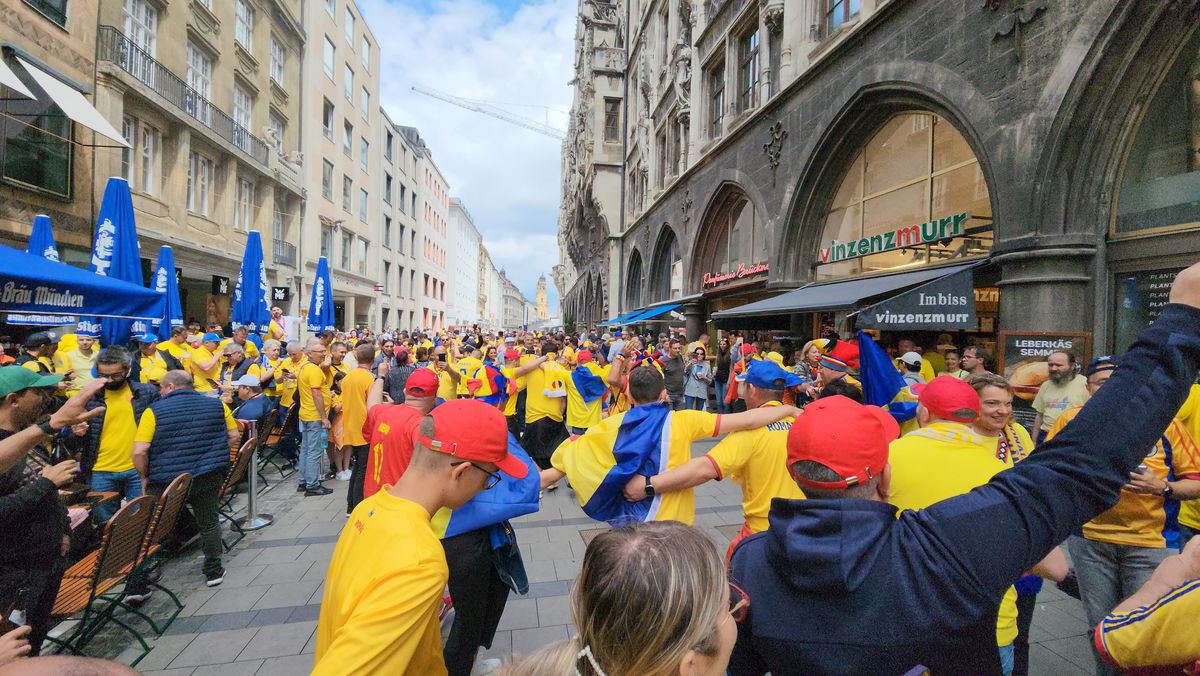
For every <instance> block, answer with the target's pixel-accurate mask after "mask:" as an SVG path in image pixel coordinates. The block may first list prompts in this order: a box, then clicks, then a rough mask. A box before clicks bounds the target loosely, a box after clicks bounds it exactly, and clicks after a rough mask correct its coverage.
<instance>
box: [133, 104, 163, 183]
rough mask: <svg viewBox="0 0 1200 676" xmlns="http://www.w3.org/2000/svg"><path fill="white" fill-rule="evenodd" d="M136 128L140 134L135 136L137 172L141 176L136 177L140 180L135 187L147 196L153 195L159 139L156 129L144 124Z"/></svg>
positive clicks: (156, 173) (157, 164) (157, 163)
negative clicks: (138, 159)
mask: <svg viewBox="0 0 1200 676" xmlns="http://www.w3.org/2000/svg"><path fill="white" fill-rule="evenodd" d="M138 126H139V128H140V129H139V131H140V132H141V133H140V134H138V135H137V143H138V156H139V157H140V162H139V166H138V170H139V173H140V174H141V176H139V177H138V178H139V179H140V180H139V181H138V183H137V185H138V187H140V188H141V189H142V192H144V193H146V194H147V195H154V194H157V193H158V181H159V177H158V166H159V157H160V156H161V154H162V148H161V147H160V140H161V137H160V136H159V133H158V130H157V129H155V128H154V127H152V126H150V125H148V124H146V123H145V122H141V123H139V125H138Z"/></svg>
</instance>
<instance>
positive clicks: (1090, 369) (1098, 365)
mask: <svg viewBox="0 0 1200 676" xmlns="http://www.w3.org/2000/svg"><path fill="white" fill-rule="evenodd" d="M1119 365H1120V362H1119V361H1118V360H1117V358H1116V357H1115V356H1113V355H1110V354H1106V355H1103V356H1100V357H1096V358H1095V359H1093V360H1092V363H1090V364H1088V366H1087V368H1086V369H1084V370H1083V375H1085V376H1091V375H1094V374H1096V373H1099V372H1100V371H1112V370H1113V369H1115V368H1117V366H1119Z"/></svg>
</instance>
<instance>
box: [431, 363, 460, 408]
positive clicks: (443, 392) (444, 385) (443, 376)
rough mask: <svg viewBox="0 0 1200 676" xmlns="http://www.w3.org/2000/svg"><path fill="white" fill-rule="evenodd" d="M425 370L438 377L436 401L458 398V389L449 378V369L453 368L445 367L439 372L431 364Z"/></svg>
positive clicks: (452, 379)
mask: <svg viewBox="0 0 1200 676" xmlns="http://www.w3.org/2000/svg"><path fill="white" fill-rule="evenodd" d="M425 368H428V369H429V370H430V371H433V374H434V375H435V376H437V377H438V391H437V398H438V399H441V400H442V401H450V400H452V399H457V398H458V387H457V386H456V385H455V384H454V378H451V377H450V371H449V369H452V368H454V367H453V366H449V365H447V366H446V370H444V371H439V370H437V369H436V368H434V366H433V364H432V363H431V364H430V365H429V366H427V367H425Z"/></svg>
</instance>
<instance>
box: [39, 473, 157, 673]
mask: <svg viewBox="0 0 1200 676" xmlns="http://www.w3.org/2000/svg"><path fill="white" fill-rule="evenodd" d="M156 503H157V499H156V498H155V497H154V496H152V495H143V496H142V497H140V498H135V499H133V500H131V501H129V502H128V503H127V504H126V505H125V506H124V507H122V508H121V509H119V510H118V511H117V513H116V514H114V515H113V518H112V519H110V520H109V522H108V524H107V525H106V526H105V527H104V535H102V536H101V538H100V547H99V548H98V549H96V551H94V552H92V553H91V554H89V555H87V556H85V557H84V558H82V559H80V560H79V561H78V562H76V563H75V565H73V566H71V567H70V568H68V569H67V572H66V573H64V574H63V579H62V584H61V585H60V586H59V588H58V596H56V597H55V599H54V609H53V610H52V611H51V617H52V618H53V619H56V620H60V621H62V620H67V619H71V618H74V617H76V616H77V621H78V624H77V625H76V626H75V627H74V628H73V629H72V630H71V631H70V632H69V633H68V634H67V635H65V636H62V637H58V638H50V637H48V638H47V640H48V641H50V642H51V643H54V644H55V645H57V646H59V652H61V651H62V650H68V651H70V652H72V653H74V654H77V655H82V654H83V648H84V647H86V646H87V644H88V643H89V642H90V641H91V640H92V639H93V638H95V636H96V634H98V633H99V632H100V630H101V629H102V628H104V626H105V625H106V624H107V623H108V622H109V621H111V622H113V623H114V624H116V625H117V626H119V627H121V628H122V629H124V630H125V631H127V632H129V633H130V634H132V635H133V637H134V638H136V639H137V641H138V643H139V644H141V646H142V654H141V655H139V656H138V657H137V659H135V660H134V661H133V663H132V664H134V665H136V664H137V663H138V662H139V661H140V660H141V659H142V658H143V657H145V656H146V654H147V653H149V652H150V646H149V645H147V643H146V639H145V638H143V637H142V635H141V634H140V633H138V632H137V631H136V630H134V629H133V628H132V627H130V626H129V625H128V624H126V623H124V622H123V621H121V620H119V619H117V618H116V617H114V616H113V612H114V610H115V609H116V608H117V607H118V604H117V603H116V602H115V601H114V600H113V599H107V601H108V602H107V603H106V602H105V601H106V599H104V598H102V595H103V594H105V593H106V592H108V591H109V590H111V589H113V588H114V587H116V586H117V585H119V584H121V583H123V582H125V581H126V580H127V579H128V577H129V574H130V572H132V571H133V569H134V567H135V566H136V565H137V563H138V560H139V557H140V556H141V554H142V551H143V543H144V542H145V537H146V531H147V529H148V528H149V526H150V522H151V520H152V519H153V518H154V514H155V512H156V510H155V508H154V506H155V504H156Z"/></svg>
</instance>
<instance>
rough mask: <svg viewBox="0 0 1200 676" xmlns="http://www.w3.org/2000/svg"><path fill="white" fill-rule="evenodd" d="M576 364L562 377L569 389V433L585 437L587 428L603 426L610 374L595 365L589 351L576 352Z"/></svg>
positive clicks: (567, 420)
mask: <svg viewBox="0 0 1200 676" xmlns="http://www.w3.org/2000/svg"><path fill="white" fill-rule="evenodd" d="M575 363H576V366H575V368H573V369H572V370H571V371H570V372H569V373H567V374H566V377H564V378H563V384H565V385H566V387H567V411H566V423H567V431H568V432H570V433H571V434H586V433H587V431H588V428H590V427H592V426H593V425H598V424H599V423H600V414H601V412H602V411H603V408H604V394H605V392H606V391H607V389H608V384H607V383H606V382H605V378H606V377H607V376H608V372H607V370H606V369H604V368H601V367H600V366H599V365H597V364H596V362H595V361H594V360H593V359H592V353H591V352H590V351H589V350H580V351H578V352H576V353H575Z"/></svg>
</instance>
